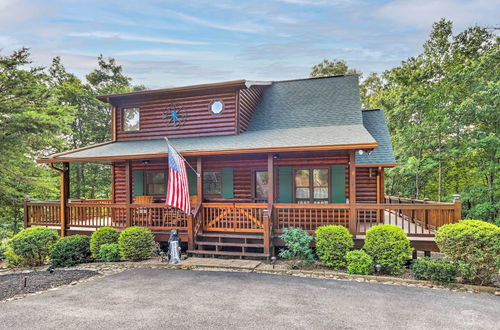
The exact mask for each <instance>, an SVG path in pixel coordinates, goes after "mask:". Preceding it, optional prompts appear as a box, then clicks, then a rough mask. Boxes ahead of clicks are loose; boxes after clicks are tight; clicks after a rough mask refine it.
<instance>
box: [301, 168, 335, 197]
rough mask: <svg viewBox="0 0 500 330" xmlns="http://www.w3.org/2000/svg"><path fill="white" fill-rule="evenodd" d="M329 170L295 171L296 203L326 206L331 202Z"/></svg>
mask: <svg viewBox="0 0 500 330" xmlns="http://www.w3.org/2000/svg"><path fill="white" fill-rule="evenodd" d="M328 179H329V173H328V169H327V168H314V169H300V170H296V171H295V201H296V202H297V203H299V204H305V203H313V204H326V203H328V201H329V198H328V197H329V185H328V181H329V180H328Z"/></svg>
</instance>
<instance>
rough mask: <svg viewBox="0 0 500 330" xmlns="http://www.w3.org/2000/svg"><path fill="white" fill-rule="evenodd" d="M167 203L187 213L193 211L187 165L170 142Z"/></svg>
mask: <svg viewBox="0 0 500 330" xmlns="http://www.w3.org/2000/svg"><path fill="white" fill-rule="evenodd" d="M165 203H166V204H167V205H170V206H173V207H177V208H179V209H181V210H182V211H184V212H185V213H186V214H189V213H191V203H190V202H189V184H188V179H187V174H186V165H185V164H184V160H183V159H182V158H181V156H179V154H178V153H177V152H176V151H175V150H174V148H172V146H171V145H170V144H168V184H167V198H166V201H165Z"/></svg>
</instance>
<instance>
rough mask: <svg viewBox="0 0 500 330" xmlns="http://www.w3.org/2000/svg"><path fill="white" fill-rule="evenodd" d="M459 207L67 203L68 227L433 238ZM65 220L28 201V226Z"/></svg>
mask: <svg viewBox="0 0 500 330" xmlns="http://www.w3.org/2000/svg"><path fill="white" fill-rule="evenodd" d="M460 209H461V204H460V202H459V201H455V202H454V203H435V202H434V203H433V202H430V201H417V200H414V202H413V203H410V202H409V201H408V200H404V199H399V198H393V197H390V196H387V197H386V203H384V204H283V203H276V204H271V205H270V204H267V203H201V204H197V205H195V206H193V211H194V214H193V215H189V216H188V215H186V214H184V213H183V212H181V211H179V210H178V209H174V208H171V207H168V206H166V205H164V204H116V203H110V202H109V201H108V200H106V201H102V202H96V201H89V200H84V201H77V202H75V201H70V202H68V203H67V204H66V210H65V211H66V212H65V219H64V221H65V226H64V227H65V228H66V229H78V228H99V227H104V226H111V227H115V228H119V229H121V228H126V227H129V226H142V227H147V228H150V229H152V230H154V231H168V230H170V229H178V230H184V231H189V232H190V233H191V235H193V233H194V235H195V236H196V233H199V232H200V231H240V232H261V233H266V232H273V231H274V233H279V232H281V230H282V229H283V228H286V227H300V228H302V229H304V230H307V231H309V232H312V231H314V230H315V229H316V228H318V227H320V226H324V225H341V226H345V227H346V228H348V229H349V230H350V231H351V233H352V234H354V235H365V234H366V231H367V230H368V229H369V228H371V227H373V226H375V225H377V224H392V225H396V226H398V227H400V228H402V229H403V230H404V232H405V233H406V234H407V235H408V236H415V237H418V236H434V233H435V231H436V229H438V228H439V227H441V226H443V225H445V224H448V223H453V222H456V221H458V220H459V219H460V217H461V211H460ZM61 221H62V220H61V204H60V203H59V202H54V201H51V202H25V225H26V226H61ZM193 237H194V236H193ZM191 239H192V238H191Z"/></svg>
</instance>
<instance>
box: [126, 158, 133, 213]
mask: <svg viewBox="0 0 500 330" xmlns="http://www.w3.org/2000/svg"><path fill="white" fill-rule="evenodd" d="M125 177H126V180H127V184H126V187H125V196H126V200H127V204H132V202H133V199H134V193H133V186H132V185H133V181H132V180H133V177H132V162H131V161H130V160H128V161H127V162H126V163H125Z"/></svg>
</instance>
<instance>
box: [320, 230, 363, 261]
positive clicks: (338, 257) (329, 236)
mask: <svg viewBox="0 0 500 330" xmlns="http://www.w3.org/2000/svg"><path fill="white" fill-rule="evenodd" d="M315 236H316V254H317V255H318V257H319V260H321V261H322V262H323V263H324V264H326V265H327V266H330V267H332V268H335V269H336V268H340V267H344V266H345V265H346V260H345V256H346V254H347V252H349V250H350V249H352V248H353V246H354V241H353V239H352V235H351V234H350V233H349V230H347V228H345V227H344V226H322V227H319V228H318V229H316V232H315Z"/></svg>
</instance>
